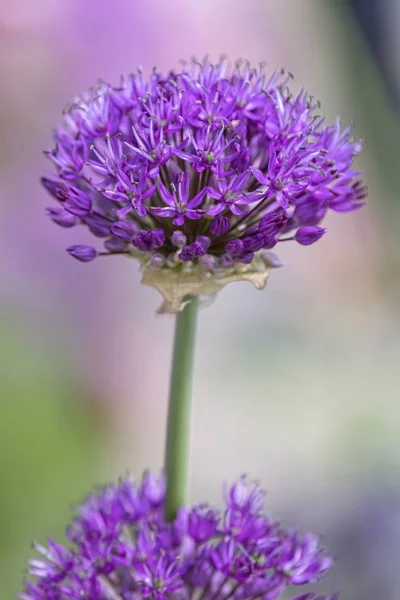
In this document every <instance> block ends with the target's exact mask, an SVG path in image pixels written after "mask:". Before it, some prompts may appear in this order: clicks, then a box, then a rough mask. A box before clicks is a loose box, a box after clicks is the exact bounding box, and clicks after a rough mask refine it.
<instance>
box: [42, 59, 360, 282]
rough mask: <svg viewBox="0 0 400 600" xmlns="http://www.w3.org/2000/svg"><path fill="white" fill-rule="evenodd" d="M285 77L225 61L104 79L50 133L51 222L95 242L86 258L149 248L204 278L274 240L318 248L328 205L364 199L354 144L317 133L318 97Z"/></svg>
mask: <svg viewBox="0 0 400 600" xmlns="http://www.w3.org/2000/svg"><path fill="white" fill-rule="evenodd" d="M289 83H290V77H289V76H286V75H285V74H284V73H283V72H281V73H274V74H273V75H272V76H271V77H269V78H268V77H267V76H266V74H265V72H264V70H263V68H261V67H260V68H256V69H253V68H251V67H250V65H249V64H247V63H246V62H244V61H238V62H237V63H236V64H234V65H233V66H232V65H230V64H229V62H228V61H227V60H226V59H225V58H222V59H221V60H220V61H219V62H218V63H216V64H213V63H211V62H210V61H209V60H207V59H206V60H204V61H203V62H197V61H195V60H192V61H191V62H190V63H185V64H184V65H183V67H182V70H181V71H171V72H169V73H168V74H167V75H163V74H161V73H159V72H158V71H157V70H153V72H152V73H151V74H150V76H149V77H148V78H147V79H145V78H144V76H143V74H142V71H140V70H139V71H138V72H137V73H135V74H132V75H130V76H128V77H126V78H123V79H122V81H121V84H120V85H119V86H117V87H113V86H111V85H108V84H106V83H104V82H102V83H101V84H99V85H98V86H97V87H96V88H95V89H93V90H91V91H89V92H88V93H86V94H84V95H83V96H82V97H80V98H77V99H76V101H75V102H74V103H73V104H72V105H71V106H70V107H69V108H68V110H67V111H66V114H65V117H64V123H63V125H62V126H59V127H57V129H56V130H55V133H54V139H55V147H54V148H53V149H52V150H50V151H48V152H47V155H48V157H49V158H50V159H51V161H52V162H53V164H54V167H55V170H56V175H55V177H54V179H51V178H43V179H42V183H43V185H44V186H45V188H46V189H47V191H48V192H49V193H50V194H51V195H52V196H53V197H54V198H55V199H56V200H57V201H58V202H59V208H50V209H48V214H49V216H50V218H51V219H52V220H53V222H55V223H57V224H58V225H60V226H62V227H64V228H68V227H72V226H74V225H76V224H83V225H86V226H87V227H88V228H89V229H90V231H91V232H92V233H93V234H94V235H95V236H97V237H104V238H106V239H105V240H104V247H103V249H102V251H98V252H97V254H96V255H101V254H109V253H114V252H118V253H119V254H121V253H126V254H127V255H129V254H131V253H134V254H135V253H136V254H137V255H138V256H139V257H141V258H143V259H144V260H145V259H146V256H148V258H149V259H150V258H151V256H152V255H153V254H154V252H157V258H156V259H155V260H153V261H150V264H153V265H160V266H161V265H165V264H171V265H174V266H175V267H176V265H179V264H183V263H187V262H191V263H193V264H195V265H196V264H199V265H200V266H201V267H202V268H204V269H205V270H211V271H212V270H213V269H217V270H220V269H221V268H228V267H232V266H235V264H237V263H244V264H248V263H249V262H251V261H252V260H253V258H254V256H255V254H256V253H259V252H262V251H264V250H269V249H271V248H273V247H274V246H275V245H276V244H278V242H279V241H281V240H285V241H287V240H294V241H297V242H298V243H300V244H302V245H308V244H311V243H313V242H315V241H317V240H318V239H319V238H320V237H321V235H322V233H321V232H322V231H323V230H322V228H320V227H319V225H320V223H321V221H322V220H323V218H324V217H325V215H326V213H327V212H328V211H329V210H333V211H336V212H349V211H353V210H356V209H358V208H360V207H361V206H363V204H364V199H365V197H366V193H367V191H366V188H365V186H364V184H363V182H362V180H361V179H360V173H359V172H357V171H355V170H354V168H353V160H354V157H355V156H356V155H357V154H358V153H359V152H360V151H361V149H362V144H361V142H360V141H355V140H353V139H352V137H351V128H347V129H344V130H342V127H341V124H340V121H339V120H338V121H337V122H336V123H335V124H333V125H325V124H324V119H323V118H322V117H320V116H318V113H319V105H318V103H316V102H315V101H314V100H313V99H312V97H309V96H307V95H306V93H305V92H304V91H300V92H299V93H297V94H294V95H293V94H292V92H291V91H290V89H289ZM274 220H275V221H274ZM266 224H268V225H266ZM274 224H275V226H274ZM153 231H156V232H157V233H156V236H155V237H154V236H153V234H152V232H153ZM160 231H161V232H162V233H163V237H162V236H161V235H160V234H159V233H158V232H160ZM131 233H132V235H131ZM204 237H206V238H207V239H208V240H209V244H208V248H207V256H206V258H204V251H203V249H202V242H201V238H204ZM178 239H182V240H184V242H183V243H180V242H179V244H177V242H176V240H178ZM121 240H123V241H124V242H125V245H124V246H123V247H122V246H121ZM161 240H162V243H160V242H161ZM121 248H122V249H121ZM73 255H74V254H73ZM160 256H161V258H160ZM76 258H79V256H76ZM79 260H82V258H79Z"/></svg>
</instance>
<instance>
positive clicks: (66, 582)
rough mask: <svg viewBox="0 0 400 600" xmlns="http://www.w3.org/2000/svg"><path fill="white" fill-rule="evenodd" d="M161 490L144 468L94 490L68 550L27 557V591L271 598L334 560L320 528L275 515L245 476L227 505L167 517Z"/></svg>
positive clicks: (41, 599)
mask: <svg viewBox="0 0 400 600" xmlns="http://www.w3.org/2000/svg"><path fill="white" fill-rule="evenodd" d="M164 495H165V484H164V480H163V479H159V480H158V479H155V478H153V477H152V476H151V475H150V474H146V475H145V476H144V478H143V480H142V483H141V484H140V485H136V484H135V483H134V482H133V481H132V480H131V479H129V478H125V479H123V480H121V482H119V483H118V484H113V485H109V486H106V487H104V488H101V489H99V490H98V492H97V493H94V494H92V495H91V496H89V498H88V499H87V500H86V502H85V503H84V504H83V505H82V506H81V507H80V508H79V509H78V514H77V516H76V518H75V520H74V521H73V522H72V524H71V526H70V527H69V528H68V529H67V536H68V538H69V540H70V542H71V547H70V548H66V547H64V546H61V545H60V544H58V543H56V542H55V541H54V540H49V542H48V547H47V548H44V547H43V546H40V545H38V544H37V545H36V549H37V550H38V551H39V553H40V554H41V555H42V557H41V558H36V559H33V560H31V561H30V569H29V571H30V575H31V577H32V578H31V580H29V581H27V582H26V588H25V592H24V593H22V594H21V595H20V598H21V599H22V600H64V599H65V600H67V599H68V600H82V599H84V598H85V599H88V600H141V598H151V599H153V600H167V599H171V600H192V599H193V600H200V599H202V600H228V599H229V600H255V599H260V600H274V599H275V598H278V597H281V595H283V593H284V592H285V590H287V588H289V589H290V588H296V587H298V586H304V585H309V584H314V583H316V582H317V581H318V580H319V579H320V578H321V577H322V576H323V575H324V573H325V572H326V571H327V570H328V569H329V567H330V566H331V564H332V560H331V558H330V557H329V556H327V555H326V554H325V552H324V550H323V549H322V548H321V547H320V546H319V543H318V540H317V539H316V538H315V537H314V536H313V535H310V534H308V535H300V534H299V533H298V532H295V531H294V532H290V531H287V530H285V529H283V528H282V527H281V526H280V525H279V524H278V523H276V522H274V521H271V520H270V519H269V518H268V517H267V516H266V515H265V514H264V513H263V509H264V493H263V491H262V490H260V489H259V488H258V486H257V485H253V484H249V483H248V482H247V481H246V480H245V479H244V478H241V479H239V481H238V482H237V483H235V484H234V485H233V486H232V487H230V488H229V489H227V490H226V492H225V503H224V504H225V505H224V509H223V511H219V510H217V509H215V508H212V507H210V506H208V505H205V504H202V505H198V506H195V507H193V508H191V509H186V508H181V509H180V511H179V512H178V515H177V517H176V519H175V520H174V521H173V522H170V523H167V522H165V520H164V511H163V504H164ZM294 594H295V595H296V592H294ZM314 598H315V594H313V593H311V592H306V593H304V592H302V593H300V594H299V595H296V599H297V600H313V599H314ZM317 600H324V599H322V598H321V597H319V599H317Z"/></svg>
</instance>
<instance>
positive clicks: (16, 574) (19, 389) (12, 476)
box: [0, 323, 96, 598]
mask: <svg viewBox="0 0 400 600" xmlns="http://www.w3.org/2000/svg"><path fill="white" fill-rule="evenodd" d="M2 325H3V326H2V336H1V340H0V355H1V361H0V381H1V405H0V481H1V483H2V485H1V491H0V581H1V588H2V593H1V597H2V598H11V597H13V596H14V594H15V593H16V592H17V591H18V589H20V588H21V585H22V571H23V569H24V560H25V558H27V557H28V556H29V555H30V554H32V551H31V548H30V544H29V540H36V539H37V540H38V541H39V540H40V541H42V542H43V541H45V540H43V532H48V533H49V534H50V535H51V536H52V537H55V538H60V537H62V535H63V529H64V526H65V523H66V522H67V520H68V518H69V516H70V511H71V509H70V505H71V501H72V500H76V501H78V500H80V499H81V497H82V495H83V494H85V493H87V490H88V487H90V486H88V483H87V482H88V480H90V478H91V477H93V475H91V472H92V470H93V468H94V465H95V449H96V431H95V426H94V424H95V420H93V419H92V418H91V415H90V414H89V413H88V411H87V410H85V403H84V402H82V400H83V398H82V393H79V390H77V389H74V384H73V381H72V380H71V379H68V377H67V373H65V372H64V373H63V372H62V371H60V365H59V364H58V367H57V366H56V361H55V360H54V364H52V358H51V356H52V354H51V353H50V352H48V351H45V350H44V349H43V348H40V347H38V346H37V345H35V347H32V344H33V340H32V337H30V336H23V335H22V332H21V331H19V330H18V329H17V328H15V326H14V327H10V326H6V325H5V324H4V323H3V324H2ZM18 331H19V333H18ZM74 398H75V399H76V401H75V402H71V399H74Z"/></svg>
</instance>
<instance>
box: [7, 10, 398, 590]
mask: <svg viewBox="0 0 400 600" xmlns="http://www.w3.org/2000/svg"><path fill="white" fill-rule="evenodd" d="M399 34H400V3H399V2H398V1H397V0H348V1H345V0H343V1H334V0H332V1H330V0H302V1H301V2H293V0H252V2H248V1H247V0H190V1H184V0H169V1H168V2H164V1H163V0H147V2H140V1H139V0H138V1H136V0H125V1H124V0H114V1H113V2H112V3H111V2H110V1H108V0H97V2H96V3H95V4H94V3H93V4H92V3H89V2H82V1H81V0H37V1H36V2H31V1H30V0H17V1H15V0H2V2H1V5H0V57H1V58H0V89H1V93H0V119H1V131H2V135H1V139H0V183H1V185H0V256H1V258H0V277H1V279H0V327H1V336H0V354H1V356H0V397H1V403H0V481H1V485H0V581H1V590H2V592H1V597H2V598H11V597H13V595H14V594H15V592H17V591H18V590H19V589H21V586H22V576H23V575H22V572H23V569H24V561H25V560H26V558H27V557H28V556H29V555H30V554H31V549H30V543H31V541H32V540H40V541H42V542H44V541H45V539H46V537H47V536H48V535H51V536H54V537H62V532H63V529H64V526H65V523H66V521H67V519H68V518H69V517H70V514H71V513H70V506H71V504H72V503H73V502H76V501H79V500H80V499H81V498H82V496H83V495H84V494H85V493H86V491H87V490H88V489H90V488H91V487H92V485H94V484H95V483H99V482H103V481H107V480H108V479H110V478H114V477H116V476H117V475H118V474H120V473H122V472H124V471H126V470H130V471H133V472H134V473H136V474H138V475H140V473H141V472H142V470H143V469H144V467H150V468H152V469H156V470H157V469H159V468H160V467H161V465H162V452H163V444H164V426H165V416H166V400H167V385H168V377H169V361H170V352H171V344H172V334H173V325H174V321H173V318H172V317H168V316H163V317H160V316H156V315H155V311H156V309H157V307H158V305H159V303H160V298H159V297H158V296H157V294H156V292H154V291H153V290H151V289H150V288H145V287H142V286H140V285H139V281H140V274H139V272H138V269H137V267H136V266H134V265H133V263H132V262H131V261H127V260H125V259H124V258H118V257H115V259H113V260H110V261H101V260H98V261H95V262H94V263H91V264H90V265H82V264H80V263H78V262H77V261H74V260H72V259H71V258H70V257H69V256H68V255H67V254H66V252H65V250H64V248H65V247H66V246H67V245H69V244H73V243H77V242H78V241H79V242H81V241H82V234H81V232H79V230H78V231H75V230H74V231H64V230H62V229H60V228H57V227H55V226H54V225H53V224H52V223H51V222H50V221H49V220H48V219H46V218H45V216H44V207H45V206H46V205H47V204H48V198H47V197H46V194H45V192H44V191H43V190H42V189H41V188H40V186H39V184H38V179H39V176H40V175H41V174H42V172H43V171H44V170H45V169H47V166H48V165H47V163H46V160H45V158H44V157H43V155H42V152H41V151H42V150H43V149H46V148H48V147H49V146H50V145H51V129H52V127H53V126H54V124H55V123H57V122H58V121H59V120H60V115H61V110H62V108H63V107H64V106H65V105H66V104H67V103H68V101H69V100H70V99H71V98H72V97H73V96H74V95H75V94H77V93H80V92H81V91H84V90H85V89H87V88H88V87H89V86H91V85H92V84H93V83H94V82H95V81H96V80H97V79H98V78H100V77H101V78H103V79H106V80H109V81H111V82H113V83H117V82H118V81H119V76H120V74H121V73H128V72H130V71H131V70H134V69H135V68H136V66H137V65H138V64H140V65H142V66H143V67H144V68H145V69H146V70H147V71H148V70H149V69H150V68H151V67H152V66H153V65H157V66H158V67H159V68H162V69H169V68H171V67H174V66H176V65H177V63H178V60H179V59H180V58H189V57H190V56H192V55H197V56H198V57H202V56H204V55H205V54H210V55H211V56H212V57H213V58H218V56H219V54H221V53H228V54H229V55H230V57H231V58H233V59H235V58H237V57H245V58H248V59H250V60H251V61H252V62H253V63H258V62H260V61H266V62H267V65H268V68H270V69H271V71H272V70H274V69H275V68H280V67H284V68H285V69H287V70H289V71H291V72H293V73H294V75H295V81H294V85H295V86H297V87H301V86H304V87H305V88H306V89H307V90H309V91H310V93H312V94H313V95H314V96H316V97H317V98H319V99H320V100H321V102H322V106H323V111H324V113H325V114H326V115H327V116H328V117H329V118H330V119H334V118H335V117H336V115H337V114H340V115H341V116H342V117H343V120H344V121H350V120H353V119H354V120H355V122H356V135H358V136H362V137H364V138H365V140H366V152H365V153H364V155H363V156H362V159H361V161H360V163H359V167H360V168H362V169H364V170H365V172H366V181H367V184H368V186H369V188H370V196H369V202H368V205H367V207H366V208H365V209H363V210H362V211H361V212H357V213H355V214H354V215H346V216H341V215H332V216H331V217H330V218H329V219H328V222H327V226H328V227H329V235H327V236H326V237H325V238H324V239H323V241H321V242H320V243H319V244H318V245H317V246H315V247H312V248H307V247H300V246H298V245H295V244H288V245H286V244H282V248H281V246H280V247H279V251H280V257H281V259H282V260H283V262H284V263H285V267H284V268H283V269H281V270H279V271H275V272H274V273H273V275H272V277H271V279H270V281H269V284H268V286H267V289H266V290H265V291H264V292H263V293H260V292H257V291H256V290H254V289H253V288H252V287H251V286H250V285H248V284H244V283H239V284H235V285H232V286H228V288H226V289H225V290H224V291H223V292H222V293H221V294H220V296H219V298H218V300H217V302H215V303H214V304H213V305H212V306H211V307H210V308H206V309H204V310H203V311H202V312H201V315H200V326H199V336H198V348H197V366H196V378H195V409H194V410H195V414H194V417H195V422H194V440H193V479H192V486H191V498H192V500H193V501H195V500H200V499H207V498H208V499H210V500H211V501H215V502H219V501H220V488H221V482H222V481H230V480H232V479H233V478H235V477H236V476H238V475H240V474H241V473H243V472H247V473H249V474H251V476H252V477H254V478H257V479H259V480H260V481H261V482H262V483H263V485H264V486H265V487H266V488H267V489H268V490H269V495H268V502H269V506H270V509H271V512H272V513H273V515H274V516H275V517H279V518H282V519H283V520H284V521H285V522H286V523H287V524H288V525H295V524H297V523H298V524H299V525H300V526H301V527H303V528H305V529H314V530H316V531H317V532H318V533H320V534H321V535H322V536H323V539H324V542H325V543H326V544H327V545H328V546H329V547H330V548H331V549H332V551H333V552H334V554H335V555H336V556H337V558H338V564H337V566H336V568H335V570H334V572H333V573H332V575H330V576H329V577H328V579H327V580H326V582H324V587H325V588H326V589H330V590H340V591H341V597H342V598H345V599H347V598H349V599H350V598H351V599H352V600H358V599H360V600H361V599H362V600H369V598H371V600H372V599H374V600H376V598H378V597H379V598H385V600H391V599H393V600H394V599H395V598H396V599H397V598H398V596H399V592H400V568H399V567H400V558H399V557H400V406H399V399H400V395H399V392H398V389H399V383H398V381H399V379H398V368H399V361H400V321H399V300H400V268H399V261H400V237H399V234H398V231H399V226H400V198H399V192H398V190H399V189H400V188H399V186H400V168H399V167H400V163H399V150H398V148H399V145H398V139H399V134H400V127H399V119H398V116H399V98H400V45H399V39H400V35H399ZM83 241H84V240H83Z"/></svg>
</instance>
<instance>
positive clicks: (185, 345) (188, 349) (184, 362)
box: [164, 296, 198, 521]
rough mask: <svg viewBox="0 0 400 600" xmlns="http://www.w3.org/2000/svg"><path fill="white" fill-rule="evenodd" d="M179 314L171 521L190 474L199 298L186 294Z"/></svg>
mask: <svg viewBox="0 0 400 600" xmlns="http://www.w3.org/2000/svg"><path fill="white" fill-rule="evenodd" d="M185 301H186V302H187V304H186V306H185V308H184V309H183V310H182V311H181V312H179V313H178V314H177V315H176V323H175V339H174V355H173V359H172V371H171V386H170V391H169V405H168V421H167V441H166V446H165V464H164V469H165V474H166V478H167V492H166V497H165V519H166V520H167V521H172V520H173V519H174V518H175V516H176V513H177V510H178V508H179V507H181V506H184V505H185V504H186V494H187V487H188V478H189V458H190V430H191V404H192V379H193V363H194V347H195V334H196V317H197V306H198V298H197V297H196V296H187V297H186V298H185Z"/></svg>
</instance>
